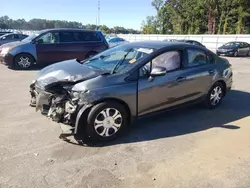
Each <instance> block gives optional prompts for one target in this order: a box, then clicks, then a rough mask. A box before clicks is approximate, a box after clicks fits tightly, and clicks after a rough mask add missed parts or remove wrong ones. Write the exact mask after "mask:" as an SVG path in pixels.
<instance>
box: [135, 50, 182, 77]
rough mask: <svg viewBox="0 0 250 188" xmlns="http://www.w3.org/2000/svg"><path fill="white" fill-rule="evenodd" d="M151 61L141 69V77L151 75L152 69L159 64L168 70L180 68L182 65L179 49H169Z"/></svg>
mask: <svg viewBox="0 0 250 188" xmlns="http://www.w3.org/2000/svg"><path fill="white" fill-rule="evenodd" d="M151 62H152V66H151ZM151 62H149V63H147V64H146V65H144V66H143V67H142V68H141V69H140V73H139V75H140V77H143V76H145V75H149V74H150V72H151V70H152V69H153V68H154V67H157V66H160V67H164V68H166V69H167V71H168V72H170V71H175V70H177V69H179V68H180V66H181V54H180V52H179V51H168V52H165V53H162V54H161V55H159V56H157V57H155V58H154V59H153V60H152V61H151Z"/></svg>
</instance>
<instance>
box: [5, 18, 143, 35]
mask: <svg viewBox="0 0 250 188" xmlns="http://www.w3.org/2000/svg"><path fill="white" fill-rule="evenodd" d="M0 28H1V29H17V30H42V29H51V28H80V29H89V30H96V29H98V30H102V32H103V33H105V34H138V33H140V31H137V30H134V29H126V28H124V27H119V26H116V27H113V28H109V27H108V26H106V25H100V26H97V25H95V24H87V25H83V24H82V23H81V22H74V21H65V20H46V19H31V20H29V21H26V20H25V19H17V20H13V19H11V18H9V17H8V16H2V17H0Z"/></svg>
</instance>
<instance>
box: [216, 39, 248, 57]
mask: <svg viewBox="0 0 250 188" xmlns="http://www.w3.org/2000/svg"><path fill="white" fill-rule="evenodd" d="M216 54H217V55H226V56H234V57H238V56H250V44H248V43H246V42H229V43H226V44H224V45H222V46H221V47H219V48H218V49H217V50H216Z"/></svg>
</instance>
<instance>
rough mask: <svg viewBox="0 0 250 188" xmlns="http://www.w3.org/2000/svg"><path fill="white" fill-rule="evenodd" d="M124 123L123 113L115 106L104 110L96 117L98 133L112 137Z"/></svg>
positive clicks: (95, 124) (95, 125)
mask: <svg viewBox="0 0 250 188" xmlns="http://www.w3.org/2000/svg"><path fill="white" fill-rule="evenodd" d="M121 125H122V115H121V113H120V112H119V111H118V110H117V109H115V108H106V109H104V110H102V111H101V112H100V113H99V114H98V115H97V116H96V118H95V121H94V128H95V131H96V133H97V134H98V135H100V136H102V137H110V136H112V135H114V134H116V133H117V132H118V130H119V129H120V128H121Z"/></svg>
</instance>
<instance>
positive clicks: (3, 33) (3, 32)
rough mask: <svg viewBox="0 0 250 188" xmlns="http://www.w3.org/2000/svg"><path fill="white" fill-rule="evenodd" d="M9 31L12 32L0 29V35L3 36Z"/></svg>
mask: <svg viewBox="0 0 250 188" xmlns="http://www.w3.org/2000/svg"><path fill="white" fill-rule="evenodd" d="M9 33H12V32H10V31H0V36H3V35H5V34H9Z"/></svg>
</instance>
